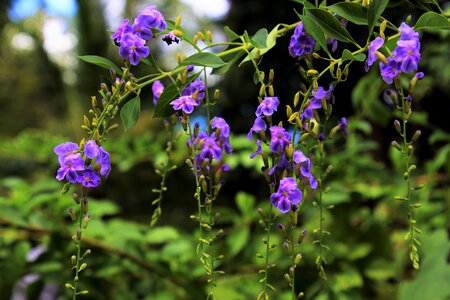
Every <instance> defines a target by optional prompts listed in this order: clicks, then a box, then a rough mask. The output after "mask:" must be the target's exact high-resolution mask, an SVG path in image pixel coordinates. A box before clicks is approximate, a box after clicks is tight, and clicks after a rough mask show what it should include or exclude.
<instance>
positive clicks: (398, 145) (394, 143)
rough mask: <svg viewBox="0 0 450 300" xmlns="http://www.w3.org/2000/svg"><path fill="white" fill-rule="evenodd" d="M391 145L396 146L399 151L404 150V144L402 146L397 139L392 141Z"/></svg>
mask: <svg viewBox="0 0 450 300" xmlns="http://www.w3.org/2000/svg"><path fill="white" fill-rule="evenodd" d="M391 145H392V146H394V148H395V149H397V150H398V151H402V146H400V144H399V143H398V142H397V141H392V142H391Z"/></svg>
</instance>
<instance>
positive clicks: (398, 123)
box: [394, 120, 402, 135]
mask: <svg viewBox="0 0 450 300" xmlns="http://www.w3.org/2000/svg"><path fill="white" fill-rule="evenodd" d="M394 126H395V130H397V132H398V133H399V134H400V135H402V127H401V125H400V121H399V120H395V121H394Z"/></svg>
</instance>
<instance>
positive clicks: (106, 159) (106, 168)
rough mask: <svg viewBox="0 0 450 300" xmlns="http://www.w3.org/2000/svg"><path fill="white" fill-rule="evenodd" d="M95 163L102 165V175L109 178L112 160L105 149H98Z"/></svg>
mask: <svg viewBox="0 0 450 300" xmlns="http://www.w3.org/2000/svg"><path fill="white" fill-rule="evenodd" d="M95 163H96V164H99V165H100V174H101V175H103V176H105V177H107V176H108V175H109V172H110V171H111V158H110V156H109V153H108V152H106V150H105V149H103V147H98V156H97V158H96V160H95Z"/></svg>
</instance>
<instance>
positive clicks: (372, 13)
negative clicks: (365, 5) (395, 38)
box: [367, 0, 389, 36]
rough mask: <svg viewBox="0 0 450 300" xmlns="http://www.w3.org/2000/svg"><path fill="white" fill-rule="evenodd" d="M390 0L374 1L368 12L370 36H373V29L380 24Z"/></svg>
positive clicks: (371, 2)
mask: <svg viewBox="0 0 450 300" xmlns="http://www.w3.org/2000/svg"><path fill="white" fill-rule="evenodd" d="M388 3H389V0H372V1H370V4H369V9H368V10H367V25H368V26H369V36H371V35H372V31H373V28H374V27H375V24H376V23H377V22H378V19H379V18H380V16H381V14H382V13H383V11H384V10H385V9H386V6H387V5H388Z"/></svg>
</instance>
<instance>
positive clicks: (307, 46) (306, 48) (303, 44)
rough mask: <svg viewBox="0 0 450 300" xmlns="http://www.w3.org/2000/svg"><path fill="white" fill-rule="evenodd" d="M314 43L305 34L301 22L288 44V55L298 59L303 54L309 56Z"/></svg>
mask: <svg viewBox="0 0 450 300" xmlns="http://www.w3.org/2000/svg"><path fill="white" fill-rule="evenodd" d="M315 43H316V41H314V39H313V38H312V37H311V36H310V35H309V34H308V33H307V32H306V30H305V29H304V27H303V22H300V23H298V25H297V26H296V27H295V30H294V34H293V35H292V36H291V40H290V42H289V54H290V55H291V56H292V57H299V56H301V55H303V54H309V53H311V52H312V50H313V48H314V44H315Z"/></svg>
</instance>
